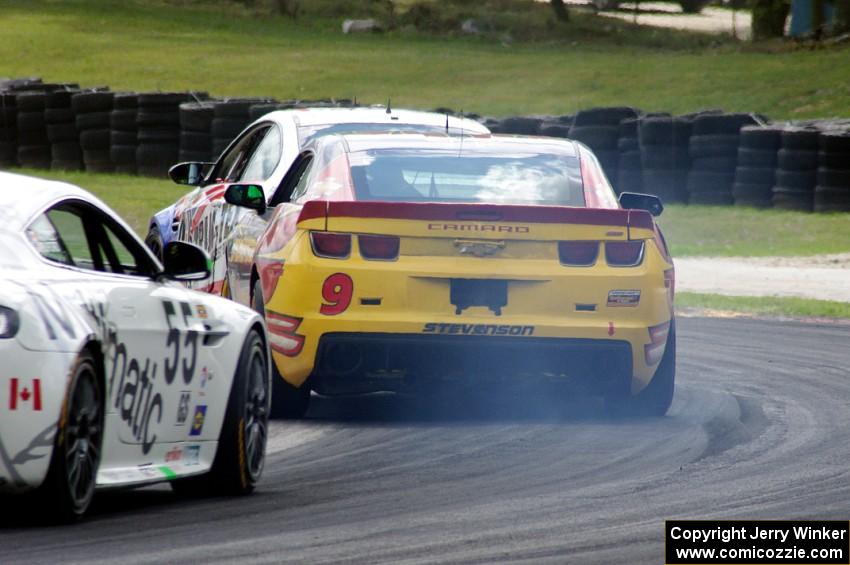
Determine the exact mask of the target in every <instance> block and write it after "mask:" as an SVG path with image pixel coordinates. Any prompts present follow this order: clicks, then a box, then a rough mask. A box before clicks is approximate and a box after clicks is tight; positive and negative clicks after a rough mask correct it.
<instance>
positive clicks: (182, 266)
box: [162, 241, 212, 282]
mask: <svg viewBox="0 0 850 565" xmlns="http://www.w3.org/2000/svg"><path fill="white" fill-rule="evenodd" d="M162 263H163V266H164V267H165V270H164V271H163V272H162V274H163V275H165V277H167V278H169V279H171V280H174V281H183V282H187V281H202V280H204V279H206V278H208V277H209V276H210V274H212V269H211V268H210V257H209V255H207V252H206V251H204V250H203V249H201V248H200V247H198V246H197V245H192V244H191V243H186V242H185V241H171V242H169V243H168V245H166V246H165V249H163V250H162Z"/></svg>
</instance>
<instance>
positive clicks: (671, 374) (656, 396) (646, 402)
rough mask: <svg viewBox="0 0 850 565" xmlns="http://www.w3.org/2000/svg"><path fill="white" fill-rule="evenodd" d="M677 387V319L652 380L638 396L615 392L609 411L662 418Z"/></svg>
mask: <svg viewBox="0 0 850 565" xmlns="http://www.w3.org/2000/svg"><path fill="white" fill-rule="evenodd" d="M675 389H676V322H675V320H671V322H670V333H669V335H668V336H667V346H666V348H665V349H664V356H663V357H662V358H661V363H659V365H658V369H656V370H655V375H653V377H652V380H651V381H649V384H648V385H647V386H646V388H644V389H643V390H642V391H640V392H639V393H637V394H636V395H633V396H632V395H629V396H626V397H623V396H622V395H621V394H614V395H611V396H609V397H606V398H605V399H604V401H605V407H606V409H607V411H608V412H609V413H611V414H613V415H616V416H626V417H632V418H660V417H662V416H664V415H665V414H667V410H669V409H670V405H671V404H672V403H673V393H674V391H675Z"/></svg>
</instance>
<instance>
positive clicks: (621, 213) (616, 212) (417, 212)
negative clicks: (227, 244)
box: [298, 200, 655, 230]
mask: <svg viewBox="0 0 850 565" xmlns="http://www.w3.org/2000/svg"><path fill="white" fill-rule="evenodd" d="M331 217H346V218H391V219H400V220H433V221H461V222H462V221H479V222H482V221H483V222H488V221H492V222H496V221H498V222H531V223H541V224H585V225H594V226H612V227H623V228H641V229H647V230H654V229H655V221H654V220H653V218H652V215H651V214H650V213H649V212H647V211H645V210H624V209H621V208H576V207H569V206H532V205H529V206H519V205H512V204H472V203H469V204H452V203H445V202H380V201H374V202H372V201H361V202H356V201H328V200H311V201H310V202H307V203H306V204H304V208H303V209H302V210H301V215H300V216H299V217H298V223H301V222H304V221H307V220H315V219H324V220H325V229H327V219H328V218H331Z"/></svg>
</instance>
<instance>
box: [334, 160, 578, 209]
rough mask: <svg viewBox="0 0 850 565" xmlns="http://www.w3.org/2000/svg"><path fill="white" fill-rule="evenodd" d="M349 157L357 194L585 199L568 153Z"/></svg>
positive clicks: (574, 202) (507, 200)
mask: <svg viewBox="0 0 850 565" xmlns="http://www.w3.org/2000/svg"><path fill="white" fill-rule="evenodd" d="M350 162H351V176H352V179H353V180H354V190H355V193H356V195H357V199H358V200H384V201H396V202H416V201H427V202H488V203H495V204H544V205H545V204H548V205H560V206H584V205H585V201H584V191H583V189H582V182H581V172H580V168H579V161H578V159H577V158H576V157H572V156H568V155H559V154H552V153H504V154H497V155H494V154H492V153H483V152H482V153H476V152H466V153H464V154H463V155H458V153H457V151H451V152H449V151H443V150H440V151H435V150H423V149H414V150H400V149H377V150H369V151H359V152H354V153H352V154H351V155H350Z"/></svg>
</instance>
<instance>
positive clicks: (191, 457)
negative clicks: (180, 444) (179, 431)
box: [183, 445, 201, 467]
mask: <svg viewBox="0 0 850 565" xmlns="http://www.w3.org/2000/svg"><path fill="white" fill-rule="evenodd" d="M183 464H184V465H186V466H187V467H190V466H192V465H200V464H201V446H200V445H187V446H186V447H185V448H183Z"/></svg>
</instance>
